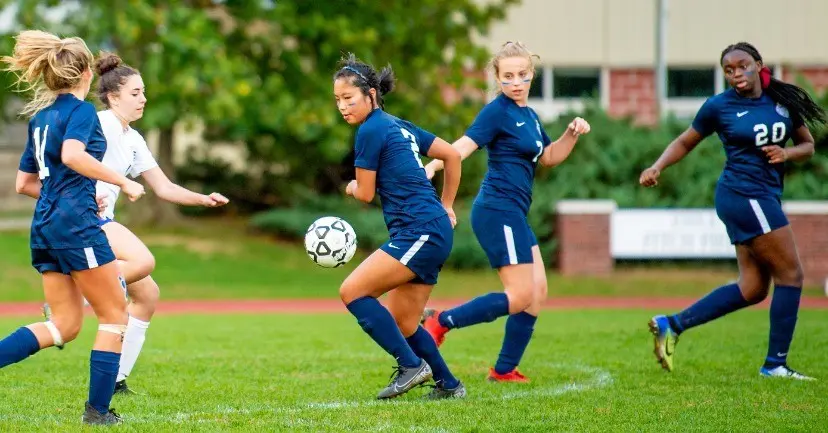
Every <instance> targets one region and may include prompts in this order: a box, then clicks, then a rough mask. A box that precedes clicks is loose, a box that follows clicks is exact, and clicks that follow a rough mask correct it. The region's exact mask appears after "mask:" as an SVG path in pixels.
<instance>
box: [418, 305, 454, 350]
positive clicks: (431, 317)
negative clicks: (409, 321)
mask: <svg viewBox="0 0 828 433" xmlns="http://www.w3.org/2000/svg"><path fill="white" fill-rule="evenodd" d="M438 317H440V311H437V310H435V309H433V308H426V309H425V311H423V318H422V320H420V323H421V324H422V325H423V328H425V330H426V331H427V332H428V334H429V335H431V338H433V339H434V343H436V344H437V347H440V345H441V344H443V342H444V341H446V334H447V333H448V332H449V331H450V329H449V328H446V327H445V326H443V325H441V324H440V320H439V319H438Z"/></svg>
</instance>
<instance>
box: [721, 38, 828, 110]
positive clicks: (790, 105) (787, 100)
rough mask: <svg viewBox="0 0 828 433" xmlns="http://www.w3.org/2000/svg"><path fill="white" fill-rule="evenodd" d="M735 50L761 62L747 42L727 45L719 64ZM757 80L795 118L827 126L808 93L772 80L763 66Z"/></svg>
mask: <svg viewBox="0 0 828 433" xmlns="http://www.w3.org/2000/svg"><path fill="white" fill-rule="evenodd" d="M736 50H738V51H744V52H745V53H747V54H748V55H750V56H751V57H753V60H755V61H757V62H762V55H761V54H759V50H757V49H756V47H754V46H753V45H751V44H749V43H747V42H739V43H736V44H733V45H728V46H727V48H725V49H724V51H722V56H721V57H720V58H719V64H721V63H722V61H724V58H725V56H726V55H728V54H730V53H731V52H733V51H736ZM759 79H760V81H761V83H762V89H763V90H764V91H765V92H767V93H768V96H769V97H770V98H771V99H772V100H773V101H774V102H776V103H777V104H780V105H782V106H784V107H785V108H787V109H788V110H789V111H790V112H791V115H793V116H797V117H799V118H801V119H802V120H804V121H805V122H806V123H810V124H814V123H822V124H828V118H826V115H825V110H823V109H822V107H820V106H819V105H818V104H817V103H816V102H814V100H813V99H811V97H810V95H808V92H806V91H805V90H803V89H802V88H801V87H799V86H796V85H793V84H789V83H786V82H784V81H780V80H777V79H776V78H773V76H772V74H771V70H770V68H768V67H767V66H764V65H763V66H762V69H760V70H759Z"/></svg>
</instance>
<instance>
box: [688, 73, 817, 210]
mask: <svg viewBox="0 0 828 433" xmlns="http://www.w3.org/2000/svg"><path fill="white" fill-rule="evenodd" d="M803 124H804V122H803V121H802V119H801V118H798V117H797V116H791V114H790V113H788V110H787V108H786V107H784V106H782V105H779V104H777V103H776V102H774V101H773V100H772V99H771V98H770V97H769V96H767V94H765V93H763V94H762V96H761V97H759V98H756V99H751V98H745V97H742V96H739V94H738V93H737V92H736V91H735V90H733V89H730V90H727V91H726V92H724V93H720V94H718V95H716V96H713V97H712V98H710V99H708V100H707V101H706V102H705V103H704V105H702V107H701V109H699V112H698V113H697V114H696V118H695V120H693V129H695V130H696V131H698V133H699V134H701V135H702V136H703V137H706V136H708V135H710V134H712V133H714V132H716V133H717V134H718V135H719V139H721V140H722V143H723V144H724V150H725V154H726V155H727V162H726V163H725V167H724V171H722V175H721V176H720V177H719V183H720V184H721V185H723V186H726V187H728V188H730V189H732V190H734V191H736V192H738V193H740V194H743V195H746V196H762V195H768V194H771V195H773V196H776V197H781V196H782V187H783V178H784V175H785V164H784V163H782V164H771V163H769V162H768V157H767V155H765V152H764V151H762V147H764V146H771V145H777V146H780V147H785V145H786V144H787V142H788V139H789V138H790V137H791V133H792V132H793V131H794V130H796V129H798V128H799V127H801V126H802V125H803Z"/></svg>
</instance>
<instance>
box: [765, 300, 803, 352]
mask: <svg viewBox="0 0 828 433" xmlns="http://www.w3.org/2000/svg"><path fill="white" fill-rule="evenodd" d="M801 296H802V288H800V287H794V286H780V285H777V286H775V287H774V289H773V300H771V306H770V338H769V339H768V356H767V357H766V358H765V367H768V368H773V367H778V366H780V365H785V364H786V363H787V361H788V349H789V348H790V347H791V340H793V334H794V329H796V319H797V314H798V312H799V299H800V297H801Z"/></svg>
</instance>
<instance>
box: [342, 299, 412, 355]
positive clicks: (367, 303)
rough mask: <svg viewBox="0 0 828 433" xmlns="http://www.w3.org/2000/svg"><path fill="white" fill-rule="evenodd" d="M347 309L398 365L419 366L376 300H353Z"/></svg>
mask: <svg viewBox="0 0 828 433" xmlns="http://www.w3.org/2000/svg"><path fill="white" fill-rule="evenodd" d="M347 308H348V311H350V312H351V314H353V315H354V317H356V318H357V321H358V322H359V326H361V327H362V330H363V331H365V333H366V334H368V335H369V336H370V337H371V338H372V339H373V340H374V341H375V342H376V343H377V344H379V346H380V347H382V348H383V350H385V351H386V352H388V354H389V355H391V356H393V357H394V359H396V360H397V362H398V363H399V364H400V365H402V366H403V367H409V368H414V367H418V366H419V365H420V362H421V360H420V358H419V357H418V356H417V355H415V354H414V351H413V350H411V347H410V346H409V345H408V343H407V342H406V341H405V337H403V335H402V332H400V328H398V327H397V322H395V321H394V317H393V316H391V313H389V312H388V310H386V309H385V307H383V306H382V304H380V303H379V301H377V299H376V298H372V297H370V296H365V297H362V298H359V299H355V300H353V301H351V303H349V304H348V305H347Z"/></svg>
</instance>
